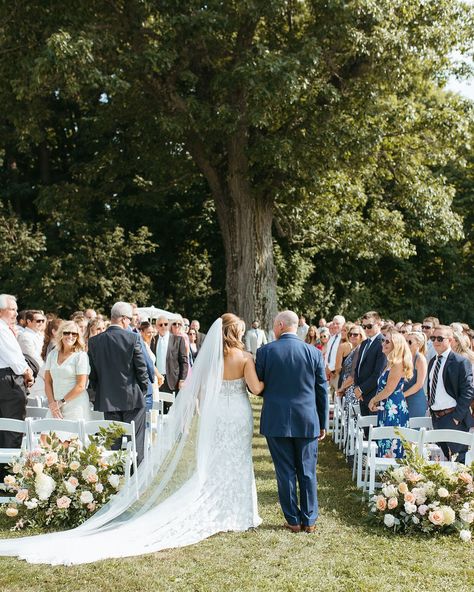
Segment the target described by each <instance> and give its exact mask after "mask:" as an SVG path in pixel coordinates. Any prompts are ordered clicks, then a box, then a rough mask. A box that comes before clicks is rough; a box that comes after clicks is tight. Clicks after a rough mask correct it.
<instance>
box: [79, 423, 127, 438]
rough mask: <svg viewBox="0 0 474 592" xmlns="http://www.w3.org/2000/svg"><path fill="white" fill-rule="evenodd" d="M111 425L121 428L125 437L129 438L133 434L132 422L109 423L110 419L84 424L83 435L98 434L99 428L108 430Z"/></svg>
mask: <svg viewBox="0 0 474 592" xmlns="http://www.w3.org/2000/svg"><path fill="white" fill-rule="evenodd" d="M112 424H118V425H119V426H120V427H122V428H123V429H124V431H125V434H126V435H127V436H131V435H132V434H134V433H135V430H134V427H133V426H134V422H132V423H125V422H123V421H111V420H110V419H93V420H91V421H86V422H84V434H86V435H88V434H89V435H92V434H98V433H99V430H100V428H109V427H110V426H111V425H112Z"/></svg>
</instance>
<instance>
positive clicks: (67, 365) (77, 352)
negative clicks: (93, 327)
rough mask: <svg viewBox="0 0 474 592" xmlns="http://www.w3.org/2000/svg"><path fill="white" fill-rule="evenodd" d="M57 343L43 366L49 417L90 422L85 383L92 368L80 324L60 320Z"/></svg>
mask: <svg viewBox="0 0 474 592" xmlns="http://www.w3.org/2000/svg"><path fill="white" fill-rule="evenodd" d="M55 343H56V347H55V348H54V349H53V350H52V351H51V352H50V354H49V355H48V358H47V359H46V364H45V367H44V370H45V372H44V383H45V391H46V396H47V397H48V405H49V412H48V416H49V417H56V418H59V419H61V418H64V419H85V420H86V421H87V420H88V419H89V418H90V405H89V395H88V394H87V390H86V386H87V380H88V378H89V374H90V367H89V360H88V357H87V354H86V352H85V347H84V342H83V340H82V336H81V332H80V329H79V327H78V325H77V323H75V322H74V321H64V322H63V323H61V325H60V326H59V329H58V333H57V337H56V340H55Z"/></svg>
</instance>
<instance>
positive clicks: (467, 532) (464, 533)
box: [459, 529, 472, 543]
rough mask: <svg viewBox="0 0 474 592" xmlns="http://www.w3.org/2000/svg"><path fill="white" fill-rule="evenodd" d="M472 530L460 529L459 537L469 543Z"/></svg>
mask: <svg viewBox="0 0 474 592" xmlns="http://www.w3.org/2000/svg"><path fill="white" fill-rule="evenodd" d="M471 536H472V535H471V531H470V530H464V529H463V530H460V531H459V537H460V539H461V540H462V541H463V542H465V543H468V542H469V541H470V540H471Z"/></svg>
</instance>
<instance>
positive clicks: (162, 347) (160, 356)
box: [155, 331, 170, 376]
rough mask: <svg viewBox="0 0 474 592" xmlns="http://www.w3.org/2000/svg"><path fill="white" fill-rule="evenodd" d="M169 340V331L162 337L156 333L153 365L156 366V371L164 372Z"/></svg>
mask: <svg viewBox="0 0 474 592" xmlns="http://www.w3.org/2000/svg"><path fill="white" fill-rule="evenodd" d="M169 341H170V333H169V331H167V332H166V333H165V335H164V336H163V337H162V336H161V335H158V341H157V342H156V362H155V365H156V367H157V368H158V372H159V373H160V374H163V376H164V375H165V374H166V354H167V352H168V343H169Z"/></svg>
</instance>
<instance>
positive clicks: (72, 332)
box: [63, 331, 79, 337]
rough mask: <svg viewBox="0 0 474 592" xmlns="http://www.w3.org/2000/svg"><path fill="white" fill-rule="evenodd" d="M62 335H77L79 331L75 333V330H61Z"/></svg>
mask: <svg viewBox="0 0 474 592" xmlns="http://www.w3.org/2000/svg"><path fill="white" fill-rule="evenodd" d="M63 335H65V336H66V337H69V335H72V336H73V337H77V336H78V335H79V333H76V332H75V331H63Z"/></svg>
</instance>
